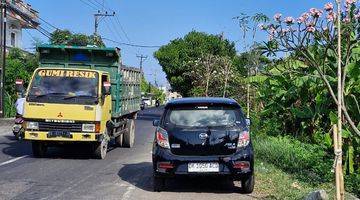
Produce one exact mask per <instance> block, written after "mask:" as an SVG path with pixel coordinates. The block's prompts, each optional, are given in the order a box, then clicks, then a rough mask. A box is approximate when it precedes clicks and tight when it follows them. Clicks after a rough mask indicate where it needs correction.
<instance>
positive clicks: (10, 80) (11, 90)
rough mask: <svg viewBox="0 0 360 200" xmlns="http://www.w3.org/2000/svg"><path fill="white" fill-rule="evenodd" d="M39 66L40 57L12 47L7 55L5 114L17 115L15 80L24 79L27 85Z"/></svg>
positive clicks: (7, 115) (8, 115)
mask: <svg viewBox="0 0 360 200" xmlns="http://www.w3.org/2000/svg"><path fill="white" fill-rule="evenodd" d="M37 66H38V57H37V55H36V54H35V55H34V54H29V53H27V52H24V51H23V50H21V49H18V48H12V49H10V51H9V54H8V55H7V60H6V68H5V70H6V71H5V74H6V79H5V116H6V117H13V116H15V107H14V105H13V104H14V102H15V100H16V98H17V96H16V91H15V87H14V85H15V80H16V79H23V80H24V82H25V87H26V86H27V84H29V81H30V78H31V75H32V73H33V71H34V70H35V69H36V67H37Z"/></svg>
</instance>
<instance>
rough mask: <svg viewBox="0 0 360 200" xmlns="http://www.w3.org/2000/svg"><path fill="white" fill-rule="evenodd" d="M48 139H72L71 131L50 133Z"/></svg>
mask: <svg viewBox="0 0 360 200" xmlns="http://www.w3.org/2000/svg"><path fill="white" fill-rule="evenodd" d="M47 137H48V138H56V137H64V138H72V135H71V133H70V132H69V131H57V130H54V131H49V133H48V134H47Z"/></svg>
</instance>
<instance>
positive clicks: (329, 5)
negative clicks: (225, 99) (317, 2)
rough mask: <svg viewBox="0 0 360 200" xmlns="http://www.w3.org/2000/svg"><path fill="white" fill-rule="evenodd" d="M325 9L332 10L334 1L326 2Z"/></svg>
mask: <svg viewBox="0 0 360 200" xmlns="http://www.w3.org/2000/svg"><path fill="white" fill-rule="evenodd" d="M324 9H325V10H326V11H328V12H330V11H332V10H333V9H334V5H333V4H332V3H327V4H325V6H324Z"/></svg>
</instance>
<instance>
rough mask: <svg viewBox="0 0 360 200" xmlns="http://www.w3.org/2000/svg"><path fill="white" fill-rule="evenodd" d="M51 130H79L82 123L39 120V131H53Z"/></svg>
mask: <svg viewBox="0 0 360 200" xmlns="http://www.w3.org/2000/svg"><path fill="white" fill-rule="evenodd" d="M53 130H59V131H70V132H81V130H82V124H80V123H55V122H39V131H53Z"/></svg>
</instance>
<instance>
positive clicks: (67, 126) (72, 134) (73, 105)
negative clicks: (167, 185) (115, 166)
mask: <svg viewBox="0 0 360 200" xmlns="http://www.w3.org/2000/svg"><path fill="white" fill-rule="evenodd" d="M37 50H38V52H39V54H40V63H39V65H40V67H39V68H38V69H36V70H35V71H34V74H33V76H32V78H31V81H30V82H29V86H28V89H27V92H26V101H25V105H24V116H23V117H24V119H25V123H24V129H25V134H24V139H25V140H28V141H31V142H32V149H33V154H34V156H36V157H42V156H44V155H45V153H46V150H47V148H48V147H49V146H59V145H62V144H68V143H75V144H76V143H88V144H89V146H91V148H92V149H93V152H94V155H95V156H96V157H97V158H100V159H103V158H105V156H106V153H107V146H108V142H109V141H110V139H111V138H114V139H115V141H116V143H117V144H118V145H119V146H125V147H131V146H132V145H133V144H134V137H135V134H134V131H135V121H134V120H135V119H136V113H137V111H138V110H139V108H140V107H139V106H140V89H139V85H140V71H139V70H137V69H135V68H129V67H125V66H123V65H122V64H121V60H120V52H119V50H118V49H116V48H96V47H86V48H85V47H69V46H52V45H43V46H40V47H38V48H37Z"/></svg>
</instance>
